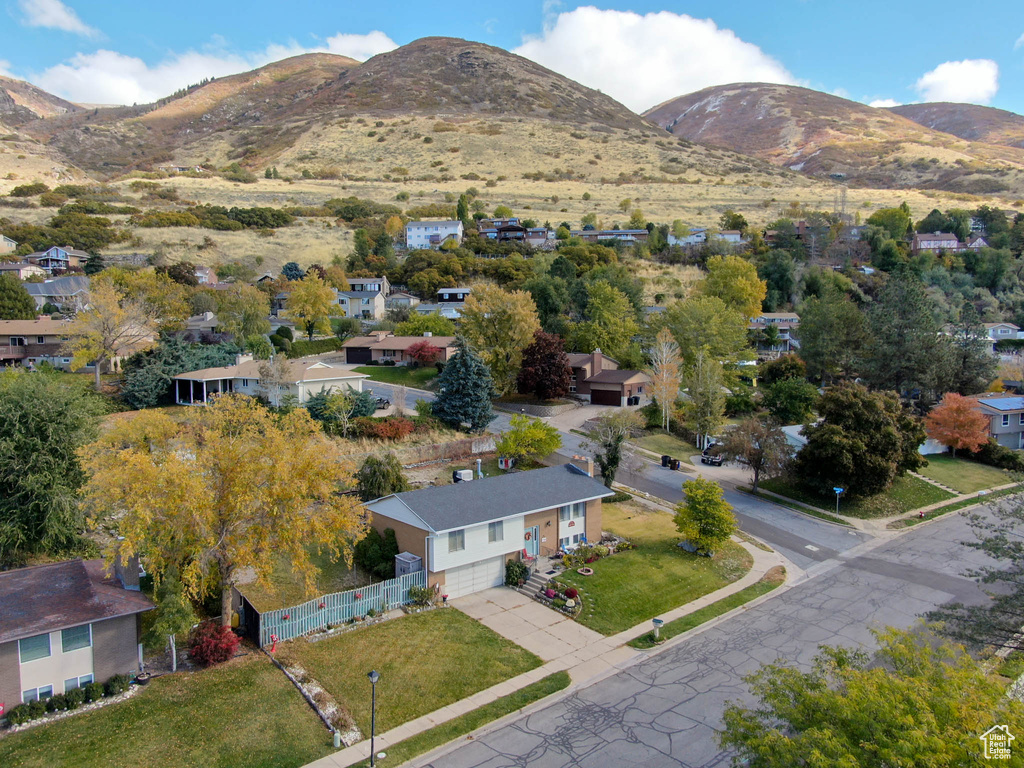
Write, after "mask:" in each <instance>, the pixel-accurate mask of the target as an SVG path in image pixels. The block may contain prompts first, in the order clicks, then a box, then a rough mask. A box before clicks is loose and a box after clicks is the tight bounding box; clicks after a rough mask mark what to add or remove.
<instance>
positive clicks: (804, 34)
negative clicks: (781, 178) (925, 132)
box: [0, 0, 1024, 113]
mask: <svg viewBox="0 0 1024 768" xmlns="http://www.w3.org/2000/svg"><path fill="white" fill-rule="evenodd" d="M0 32H3V33H4V34H3V35H2V37H0V39H3V41H4V44H3V46H2V47H0V72H3V73H5V74H9V75H13V76H15V77H20V78H23V79H27V80H29V81H31V82H34V83H36V84H38V85H40V86H41V87H43V88H46V89H47V90H50V91H52V92H54V93H57V94H58V95H61V96H64V97H66V98H70V99H72V100H75V101H82V102H88V103H132V102H136V101H137V102H144V101H150V100H152V99H155V98H159V97H161V96H165V95H167V94H169V93H171V92H172V91H174V90H175V89H176V88H179V87H181V86H184V85H187V84H189V83H192V82H196V81H197V80H200V79H202V78H203V77H207V76H210V75H214V76H223V75H226V74H230V73H232V72H238V71H242V70H245V69H249V68H251V67H253V66H258V65H261V64H265V63H267V62H268V61H272V60H274V59H278V58H283V57H284V56H287V55H293V54H296V53H301V52H303V51H306V50H314V49H323V50H330V51H333V52H335V53H346V54H349V55H352V56H353V57H355V58H359V59H365V58H368V57H369V56H371V55H373V54H375V53H380V52H383V51H385V50H389V49H390V48H392V47H394V46H396V45H402V44H405V43H408V42H410V41H412V40H414V39H416V38H418V37H424V36H427V35H448V36H453V37H463V38H467V39H471V40H477V41H480V42H484V43H489V44H491V45H497V46H500V47H502V48H506V49H509V50H514V51H516V52H518V53H521V54H522V55H526V56H529V57H530V58H533V59H535V60H536V61H538V62H540V63H542V64H544V65H545V66H548V67H550V68H551V69H554V70H556V71H558V72H561V73H562V74H565V75H567V76H569V77H572V78H574V79H576V80H579V81H580V82H582V83H584V84H585V85H589V86H591V87H594V88H600V89H601V90H603V91H604V92H606V93H608V94H610V95H612V96H614V97H616V98H618V99H619V100H620V101H622V102H623V103H625V104H626V105H627V106H629V107H631V108H633V109H636V110H638V111H639V110H643V109H645V108H647V107H650V106H654V105H655V104H656V103H658V102H660V101H663V100H665V99H668V98H672V97H674V96H677V95H680V94H683V93H687V92H689V91H693V90H697V89H699V88H702V87H706V86H709V85H717V84H721V83H725V82H736V81H745V80H765V81H773V82H790V83H797V84H800V85H806V86H808V87H811V88H816V89H818V90H823V91H827V92H830V93H836V94H837V95H841V96H845V97H847V98H852V99H856V100H858V101H864V102H865V103H872V102H883V103H887V101H886V100H891V102H895V103H908V102H913V101H939V100H943V101H969V102H974V103H979V104H989V105H991V106H995V107H1001V108H1003V109H1009V110H1012V111H1015V112H1018V113H1024V9H1022V6H1021V3H1020V0H992V1H991V2H988V3H986V4H984V5H983V6H973V5H970V4H965V3H963V2H952V1H949V0H936V2H930V3H928V4H924V3H920V2H914V3H905V2H904V3H898V2H892V0H888V1H887V2H877V1H875V0H866V1H864V2H859V3H856V4H853V3H842V2H836V0H773V2H764V0H757V1H756V2H755V1H754V0H733V2H724V3H723V2H721V0H719V1H718V2H710V1H709V2H687V3H671V2H667V3H660V4H657V3H650V2H635V3H632V4H629V5H625V4H619V5H607V4H605V5H600V6H596V7H595V6H580V5H576V4H573V3H569V2H556V1H555V0H547V2H542V1H540V0H528V1H527V2H518V3H514V4H512V3H508V2H504V3H499V2H491V1H490V0H479V1H478V2H476V3H474V4H464V3H407V2H395V1H394V0H377V2H372V3H367V2H359V3H353V2H303V1H301V0H299V1H297V2H291V3H286V4H282V3H280V2H267V0H248V2H245V3H240V2H233V3H218V2H196V1H195V0H177V1H176V2H174V3H150V2H136V3H111V2H109V0H106V2H100V0H4V5H3V6H2V7H0Z"/></svg>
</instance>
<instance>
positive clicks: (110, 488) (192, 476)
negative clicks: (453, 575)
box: [80, 395, 366, 626]
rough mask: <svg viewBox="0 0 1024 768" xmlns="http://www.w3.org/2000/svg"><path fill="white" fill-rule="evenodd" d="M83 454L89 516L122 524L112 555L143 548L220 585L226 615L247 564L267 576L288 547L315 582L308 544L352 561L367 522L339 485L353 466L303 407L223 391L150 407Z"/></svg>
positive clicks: (156, 563)
mask: <svg viewBox="0 0 1024 768" xmlns="http://www.w3.org/2000/svg"><path fill="white" fill-rule="evenodd" d="M80 456H81V459H82V464H83V467H84V468H85V469H86V471H87V472H88V474H89V480H88V483H87V484H86V487H85V491H84V492H85V500H86V504H87V507H88V509H89V514H90V518H91V520H92V521H93V522H94V523H100V522H102V523H103V525H104V526H105V527H110V528H112V529H114V530H115V531H116V532H117V534H118V539H117V540H116V541H115V542H114V543H113V544H112V545H111V546H110V548H109V550H108V551H107V552H106V553H105V554H106V557H107V558H108V560H109V561H113V560H114V559H115V558H117V557H130V556H132V555H139V556H140V557H141V559H142V562H143V563H144V565H145V567H146V569H147V571H149V572H150V573H153V574H154V575H155V576H156V577H157V578H159V577H160V576H161V575H162V574H164V573H165V572H167V571H168V570H169V569H178V570H179V571H180V576H181V581H182V584H183V585H184V588H185V590H186V591H187V593H188V594H189V595H190V596H192V597H195V598H199V597H202V596H204V595H206V594H209V593H211V592H212V591H214V590H217V589H219V590H220V596H221V621H222V622H223V623H224V625H225V626H227V625H229V624H230V622H231V589H232V587H233V586H235V585H236V584H237V583H238V580H239V577H240V576H241V575H242V573H243V571H248V570H250V569H251V571H252V572H254V573H255V574H256V577H257V579H258V581H260V582H264V583H265V580H266V578H267V577H268V576H269V575H270V572H271V570H272V568H273V565H274V563H275V562H276V561H277V558H278V556H280V555H284V556H286V557H287V558H288V560H289V562H290V563H291V567H292V570H293V572H294V573H296V574H298V575H299V576H301V577H302V578H303V579H304V581H305V586H306V591H307V593H308V594H312V593H313V592H314V590H315V588H316V576H317V568H316V565H315V564H314V562H313V560H312V556H313V554H314V553H324V552H326V553H328V554H329V555H330V556H331V557H334V558H340V557H343V558H345V560H346V562H350V561H351V552H352V545H353V543H354V542H355V541H357V540H358V539H360V538H362V536H363V535H364V533H365V531H366V521H365V518H364V517H363V515H362V513H361V507H360V505H359V502H358V501H357V500H356V499H355V498H353V497H351V496H342V495H340V494H338V489H339V487H345V486H348V485H349V484H350V483H351V469H352V468H351V466H350V465H349V464H348V463H347V462H345V461H344V460H343V457H342V456H340V455H339V449H338V447H337V445H336V444H335V443H334V442H333V441H332V440H330V439H329V438H327V437H326V436H325V435H324V434H323V432H322V431H321V429H320V427H319V425H318V424H317V423H316V422H314V421H313V420H312V419H311V418H310V417H309V414H308V413H307V412H306V410H305V409H296V410H295V411H293V412H291V413H288V414H286V415H284V416H277V415H274V414H271V413H270V412H269V411H267V410H266V409H264V408H263V407H261V406H260V405H259V404H258V403H257V402H256V401H255V400H253V399H251V398H248V397H244V396H241V395H224V396H222V397H220V398H218V399H217V401H216V402H215V403H214V404H213V405H210V406H208V407H205V408H194V409H192V410H191V411H190V412H189V414H188V416H187V417H186V418H185V419H184V420H183V421H177V420H175V419H173V418H171V417H170V416H169V415H167V414H166V413H164V412H158V411H145V412H143V413H140V414H139V415H138V416H137V417H136V418H134V419H130V420H122V421H120V422H118V423H116V424H115V425H114V426H113V428H111V429H110V430H108V431H107V432H106V433H105V434H104V435H103V436H102V437H101V438H100V439H99V440H97V441H96V442H94V443H92V444H90V445H88V446H86V447H85V448H83V449H82V450H81V451H80Z"/></svg>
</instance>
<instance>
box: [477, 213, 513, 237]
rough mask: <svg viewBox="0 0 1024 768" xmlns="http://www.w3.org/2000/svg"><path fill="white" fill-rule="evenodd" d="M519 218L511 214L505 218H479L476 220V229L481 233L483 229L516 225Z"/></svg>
mask: <svg viewBox="0 0 1024 768" xmlns="http://www.w3.org/2000/svg"><path fill="white" fill-rule="evenodd" d="M519 225H520V221H519V218H518V217H517V216H512V217H510V218H507V219H480V220H479V221H478V222H477V231H478V232H480V234H483V232H484V230H485V229H497V228H498V227H518V226H519Z"/></svg>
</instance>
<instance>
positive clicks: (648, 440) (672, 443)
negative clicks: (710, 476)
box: [633, 429, 700, 464]
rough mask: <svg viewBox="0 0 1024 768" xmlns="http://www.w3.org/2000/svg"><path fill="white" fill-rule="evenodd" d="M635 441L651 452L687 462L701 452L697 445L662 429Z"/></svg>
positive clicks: (634, 441)
mask: <svg viewBox="0 0 1024 768" xmlns="http://www.w3.org/2000/svg"><path fill="white" fill-rule="evenodd" d="M633 443H635V444H636V445H638V446H639V447H641V448H643V449H645V450H648V451H650V452H651V453H657V454H658V455H659V456H664V455H668V456H671V457H673V458H675V459H679V460H680V461H685V462H686V463H687V464H690V463H691V462H690V457H691V456H696V455H697V454H699V453H700V450H699V449H698V448H697V446H695V445H693V444H691V443H688V442H686V441H685V440H681V439H680V438H678V437H676V436H675V435H673V434H671V433H669V432H665V431H664V430H661V429H658V430H654V431H652V432H651V433H650V434H647V435H644V436H643V437H639V438H637V439H635V440H633Z"/></svg>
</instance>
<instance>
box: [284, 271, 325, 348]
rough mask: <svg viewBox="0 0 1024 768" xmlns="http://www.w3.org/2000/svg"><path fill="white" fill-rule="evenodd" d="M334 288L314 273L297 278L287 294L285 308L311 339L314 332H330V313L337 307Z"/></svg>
mask: <svg viewBox="0 0 1024 768" xmlns="http://www.w3.org/2000/svg"><path fill="white" fill-rule="evenodd" d="M336 298H337V296H336V294H335V293H334V289H333V288H331V287H330V286H329V285H327V283H325V282H324V281H323V280H321V279H320V278H319V277H317V276H316V275H309V276H307V277H304V278H303V279H302V280H299V281H298V282H297V283H296V284H295V287H294V288H292V292H291V293H289V294H288V299H287V301H286V303H285V308H286V309H287V311H288V316H289V317H293V318H295V320H297V321H298V323H299V325H300V326H302V329H303V330H304V331H305V332H306V334H307V335H308V336H309V340H310V341H312V340H313V336H314V335H315V334H316V333H325V334H329V333H331V315H333V314H335V313H336V312H337V311H338V309H337V305H335V303H334V301H335V299H336Z"/></svg>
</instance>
